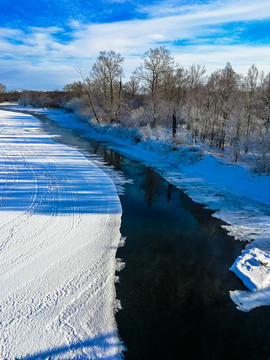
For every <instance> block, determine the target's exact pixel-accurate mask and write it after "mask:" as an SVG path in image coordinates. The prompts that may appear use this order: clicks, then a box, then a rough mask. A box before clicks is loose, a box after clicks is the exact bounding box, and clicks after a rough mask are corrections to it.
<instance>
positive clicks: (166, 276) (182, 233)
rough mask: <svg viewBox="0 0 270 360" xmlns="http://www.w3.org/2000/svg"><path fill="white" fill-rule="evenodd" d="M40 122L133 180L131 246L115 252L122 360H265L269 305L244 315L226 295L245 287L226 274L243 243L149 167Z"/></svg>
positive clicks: (269, 346)
mask: <svg viewBox="0 0 270 360" xmlns="http://www.w3.org/2000/svg"><path fill="white" fill-rule="evenodd" d="M38 118H39V119H40V120H41V122H42V128H43V131H44V132H46V133H48V134H50V135H57V137H56V138H55V140H56V141H59V142H61V143H64V144H67V145H71V146H74V147H76V148H77V149H79V150H80V151H82V152H83V153H84V155H85V156H90V157H91V156H92V154H95V155H97V156H98V157H99V158H102V159H104V161H105V162H106V163H107V164H108V165H109V166H113V168H114V169H115V170H117V171H121V172H122V173H123V175H124V176H125V178H127V179H132V182H129V183H127V184H125V186H124V187H125V193H124V195H120V199H121V204H122V209H123V215H122V225H121V233H122V235H123V236H125V237H126V243H125V246H124V247H122V248H119V250H118V253H117V256H118V257H119V258H121V259H122V260H123V261H124V262H125V264H126V265H125V268H124V269H123V270H122V271H121V272H120V273H119V274H118V275H119V277H120V282H119V284H117V285H116V290H117V298H118V299H120V301H121V304H122V310H120V311H119V312H118V313H117V314H116V320H117V324H118V330H119V336H120V338H121V339H122V341H123V343H124V346H125V347H126V351H125V359H128V360H133V359H134V360H135V359H136V360H144V359H145V360H146V359H147V360H158V359H165V360H171V359H177V360H178V359H179V360H180V359H200V360H201V359H208V360H210V359H213V360H219V359H224V360H225V359H226V360H234V359H235V360H241V359H254V360H263V359H265V360H266V359H268V358H269V357H270V308H269V307H262V308H257V309H254V310H252V311H251V312H249V313H244V312H240V311H238V310H237V309H236V307H235V304H234V303H233V302H232V301H231V299H230V296H229V291H230V290H235V289H241V288H242V289H244V287H243V285H242V284H241V282H240V280H239V279H237V278H236V277H235V276H234V274H233V273H231V272H230V271H229V267H230V266H231V265H232V264H233V262H234V260H235V259H236V257H237V256H238V255H239V254H240V252H241V250H242V249H243V248H244V243H241V242H239V241H235V240H234V239H233V238H232V237H230V236H228V235H227V233H226V231H225V230H224V229H223V228H222V227H221V225H222V222H221V221H220V220H218V219H216V218H213V217H212V216H211V214H212V212H211V211H210V210H207V209H205V208H204V206H203V205H199V204H196V203H194V202H193V201H192V200H191V199H190V198H189V197H188V196H187V195H185V194H184V193H183V192H182V191H181V190H179V189H177V188H176V187H174V186H172V185H171V184H170V183H168V182H167V181H166V180H164V179H163V178H162V177H161V176H160V175H158V174H157V173H156V172H155V171H154V169H152V168H151V167H148V166H145V165H143V164H141V163H139V162H138V161H135V160H131V159H129V158H127V157H126V156H123V155H121V154H120V153H118V152H116V151H113V150H112V149H110V147H109V145H110V144H109V143H100V142H97V141H96V140H91V139H84V138H83V134H81V133H79V132H76V131H74V130H68V129H64V128H63V127H60V126H58V125H57V124H56V123H54V122H52V121H50V120H49V119H47V118H46V116H44V115H41V116H38Z"/></svg>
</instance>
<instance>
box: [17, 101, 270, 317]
mask: <svg viewBox="0 0 270 360" xmlns="http://www.w3.org/2000/svg"><path fill="white" fill-rule="evenodd" d="M13 108H14V109H17V110H28V111H32V112H34V113H36V114H44V115H47V116H48V118H50V119H51V120H53V121H55V122H57V123H58V124H59V125H61V126H63V127H67V128H70V129H75V130H76V131H78V132H79V133H80V134H81V136H83V137H86V138H87V137H89V138H95V139H97V140H100V141H107V142H108V144H109V146H110V147H112V148H114V149H115V150H117V151H118V152H120V153H123V154H125V155H127V156H129V157H132V158H134V159H137V160H140V161H142V162H144V163H146V164H148V165H150V166H153V167H154V168H156V170H157V171H158V172H159V173H160V174H161V175H162V176H163V177H164V178H166V179H167V180H168V181H169V182H171V183H172V184H174V185H175V186H177V187H179V188H180V189H182V190H184V191H185V193H186V194H188V195H189V196H190V197H191V198H192V199H193V200H194V201H196V202H198V203H202V204H205V205H206V206H207V207H208V208H209V209H212V210H214V211H215V213H214V214H213V216H215V217H217V218H219V219H221V220H223V221H225V222H226V223H227V225H224V227H225V228H226V229H227V230H228V232H229V234H231V235H232V236H234V237H235V238H236V239H239V240H243V241H247V242H248V243H247V245H246V248H247V249H253V248H255V249H257V248H258V249H261V250H262V251H264V252H265V253H266V254H269V253H270V190H269V189H270V177H266V176H258V175H254V174H252V173H251V172H250V171H249V169H248V168H247V166H245V165H243V164H235V163H230V162H226V161H225V160H224V159H221V158H218V157H217V156H215V155H213V154H211V153H208V152H205V154H204V156H203V157H202V159H201V160H200V161H197V162H194V161H191V163H190V161H189V160H190V158H192V159H194V157H195V158H196V157H198V156H200V153H198V154H196V153H195V154H194V153H192V152H190V151H189V148H186V149H184V151H180V152H179V151H171V152H168V148H169V147H168V146H166V144H164V143H162V142H158V141H147V142H145V143H144V142H138V143H136V142H135V141H134V136H132V131H131V132H129V131H125V130H124V131H123V130H121V129H119V128H117V127H105V128H98V127H97V129H95V128H91V127H90V126H89V125H88V124H86V123H83V122H82V121H80V120H79V119H78V118H77V117H76V115H74V114H72V113H67V112H66V111H64V110H52V109H33V108H32V107H26V108H25V107H20V106H14V107H13ZM150 149H151V150H150ZM191 150H192V149H191ZM190 155H191V156H190ZM251 254H255V253H253V252H251ZM239 255H240V254H239ZM238 260H239V259H237V261H238ZM253 263H256V264H257V265H256V266H260V265H258V264H259V262H258V259H254V262H253ZM264 266H265V265H264ZM233 269H235V267H232V270H233ZM256 269H257V268H256ZM260 270H262V273H264V269H261V268H260ZM251 271H252V270H251ZM256 271H257V270H256ZM237 275H238V276H239V277H240V278H241V279H242V276H241V270H239V271H238V272H237ZM260 292H261V296H260V301H258V300H257V298H258V293H257V291H256V290H255V291H254V289H253V290H252V291H237V290H236V291H232V292H231V298H232V300H233V301H234V302H235V303H236V304H237V305H238V308H239V309H241V310H245V311H247V308H248V310H251V309H252V308H254V307H256V306H261V305H264V304H265V305H268V304H269V303H270V297H269V296H268V293H269V290H268V288H261V289H260ZM245 302H248V306H247V307H245Z"/></svg>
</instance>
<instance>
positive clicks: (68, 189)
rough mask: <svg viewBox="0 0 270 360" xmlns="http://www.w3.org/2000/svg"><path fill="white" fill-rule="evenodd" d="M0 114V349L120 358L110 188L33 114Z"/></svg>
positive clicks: (115, 219)
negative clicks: (40, 125) (45, 131)
mask: <svg viewBox="0 0 270 360" xmlns="http://www.w3.org/2000/svg"><path fill="white" fill-rule="evenodd" d="M0 120H1V122H0V138H1V142H0V157H1V163H0V189H1V192H0V194H1V195H0V281H1V286H0V331H1V337H0V357H1V356H2V357H5V358H8V359H13V358H15V357H19V358H23V357H25V356H32V355H33V354H43V355H44V354H46V355H47V354H48V357H51V358H57V359H72V358H75V359H76V358H85V359H89V358H91V359H95V358H100V356H101V355H102V356H115V358H118V357H120V355H119V354H120V351H121V350H120V346H119V342H118V340H117V338H116V341H115V335H113V336H112V337H111V336H110V334H115V332H116V325H115V320H114V316H113V303H114V296H115V294H114V284H113V283H114V267H115V265H114V264H115V251H116V250H115V249H116V247H117V244H118V241H119V237H120V233H119V227H120V216H121V207H120V203H119V199H118V197H117V194H116V189H115V186H114V185H113V183H112V181H111V180H110V179H109V178H108V177H107V176H106V175H105V174H104V173H103V172H102V171H101V170H100V169H98V168H97V167H96V166H94V165H93V164H91V162H89V160H86V159H85V158H84V157H83V156H82V155H81V154H80V153H78V152H77V151H75V150H73V149H71V148H68V147H66V146H63V145H60V144H57V143H55V142H53V141H52V140H51V139H50V138H49V136H47V135H44V134H42V133H41V132H40V130H39V128H38V122H37V120H36V119H34V118H33V117H31V116H29V115H16V114H14V113H7V112H3V111H0ZM101 336H102V337H101ZM107 336H108V339H107ZM112 339H114V341H113V345H112V343H111V342H112ZM90 340H91V341H90ZM107 340H108V341H107ZM43 355H42V356H43ZM44 356H45V355H44ZM43 358H44V357H43Z"/></svg>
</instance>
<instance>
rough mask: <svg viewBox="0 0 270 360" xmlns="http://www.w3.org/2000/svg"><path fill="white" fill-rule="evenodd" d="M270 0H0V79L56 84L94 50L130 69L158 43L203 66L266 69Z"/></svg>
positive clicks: (86, 65) (87, 62) (21, 84)
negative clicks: (117, 56) (118, 57)
mask: <svg viewBox="0 0 270 360" xmlns="http://www.w3.org/2000/svg"><path fill="white" fill-rule="evenodd" d="M269 30H270V0H268V1H266V0H257V1H254V0H252V1H251V0H238V1H236V0H223V1H221V0H215V1H214V0H209V1H201V0H186V1H185V0H179V1H176V0H168V1H154V0H150V1H149V0H148V1H144V0H137V1H136V2H135V1H131V0H101V1H86V0H70V1H68V0H39V1H36V0H12V1H8V0H0V82H2V83H4V84H5V85H7V87H8V89H9V90H11V89H20V88H23V89H37V90H38V89H40V90H53V89H62V88H63V86H64V85H65V84H67V83H70V82H72V81H76V80H79V75H78V73H77V72H76V67H81V69H82V70H83V72H84V74H86V75H87V74H88V72H89V70H90V69H91V66H92V64H93V62H94V61H95V58H96V57H97V55H98V53H99V51H101V50H111V49H112V50H115V51H117V52H120V53H121V54H122V55H123V56H124V57H125V64H124V69H125V74H126V80H128V78H129V76H130V74H131V73H132V72H133V71H134V69H135V68H136V66H138V64H139V63H140V59H141V56H142V55H143V54H144V53H145V51H147V50H148V49H149V48H154V47H157V46H160V45H166V47H167V48H168V49H169V50H170V51H171V52H172V54H173V55H174V57H175V59H176V61H177V62H178V63H179V64H181V65H184V66H189V65H192V64H194V63H195V64H202V65H205V66H206V68H207V70H208V72H209V73H210V72H211V71H214V70H216V69H218V68H222V67H224V66H225V64H226V63H227V62H228V61H229V62H231V64H232V66H233V67H234V69H235V70H236V71H238V72H241V73H245V72H246V71H247V70H248V68H249V67H250V66H251V65H252V64H255V65H256V66H257V67H258V68H259V70H263V71H265V72H269V71H270V31H269Z"/></svg>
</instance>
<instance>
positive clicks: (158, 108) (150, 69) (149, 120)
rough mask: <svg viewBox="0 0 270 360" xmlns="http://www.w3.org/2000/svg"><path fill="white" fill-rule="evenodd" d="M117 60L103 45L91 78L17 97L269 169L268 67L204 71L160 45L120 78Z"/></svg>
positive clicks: (23, 101)
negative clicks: (179, 60)
mask: <svg viewBox="0 0 270 360" xmlns="http://www.w3.org/2000/svg"><path fill="white" fill-rule="evenodd" d="M123 63H124V58H123V57H122V56H121V55H120V54H117V53H115V52H114V51H102V52H100V54H99V56H98V57H97V59H96V61H95V62H94V64H93V66H92V68H91V70H90V73H89V76H84V75H83V74H82V72H81V70H80V69H78V73H79V75H80V81H77V82H74V83H71V84H67V85H66V86H65V87H64V89H63V91H62V92H32V91H26V92H23V93H21V94H20V96H19V102H20V104H21V105H28V104H30V105H33V106H46V107H48V106H51V107H59V106H61V107H64V108H67V109H69V110H71V111H74V112H76V113H77V114H78V115H79V116H81V117H82V118H84V119H88V121H89V122H91V123H92V124H98V125H108V124H110V125H117V126H122V127H125V128H141V129H144V133H145V134H149V136H151V135H153V134H157V131H155V130H157V129H159V130H163V132H164V133H167V134H169V136H170V141H172V142H173V143H175V144H176V145H181V144H185V143H186V142H187V140H189V142H190V143H192V144H198V145H203V146H204V147H208V148H209V149H211V148H212V149H216V150H217V151H220V152H225V153H226V154H228V155H229V156H230V158H231V160H233V161H235V162H236V161H238V160H239V159H241V160H243V159H248V157H250V158H252V159H253V160H254V161H255V162H256V167H255V168H256V171H257V172H258V173H265V174H269V173H270V160H269V157H270V73H268V74H265V73H263V72H259V71H258V69H257V68H256V66H255V65H252V66H251V67H250V69H249V70H248V72H247V74H245V75H242V74H238V73H236V72H235V71H234V69H233V68H232V66H231V64H230V63H227V65H226V66H225V67H224V68H222V69H219V70H216V71H214V72H213V73H212V74H211V75H208V76H207V75H206V69H205V67H204V66H201V65H191V66H190V67H188V68H186V67H183V66H180V65H178V64H176V63H175V60H174V58H173V56H172V55H171V53H170V52H169V51H168V50H167V49H166V48H165V47H159V48H156V49H150V50H148V51H147V52H146V53H145V54H144V56H143V57H142V61H141V64H140V65H139V66H138V68H137V69H135V71H134V73H133V75H132V76H131V77H130V79H129V81H127V82H124V81H123V78H124V72H123ZM0 101H1V97H0ZM159 133H160V132H159Z"/></svg>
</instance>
